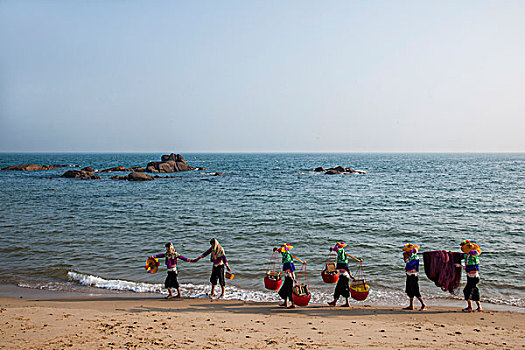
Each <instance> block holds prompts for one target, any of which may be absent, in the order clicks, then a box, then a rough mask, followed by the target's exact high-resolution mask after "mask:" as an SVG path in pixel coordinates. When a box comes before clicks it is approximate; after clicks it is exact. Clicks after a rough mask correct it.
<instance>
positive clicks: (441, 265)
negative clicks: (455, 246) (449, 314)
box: [423, 250, 463, 294]
mask: <svg viewBox="0 0 525 350" xmlns="http://www.w3.org/2000/svg"><path fill="white" fill-rule="evenodd" d="M462 255H463V253H455V252H447V251H446V250H434V251H430V252H424V253H423V263H424V266H425V274H426V275H427V277H428V279H429V280H431V281H432V282H434V284H435V285H436V286H438V287H440V288H441V289H442V290H443V291H448V292H449V293H450V294H457V290H458V288H459V283H460V281H461V257H462ZM457 264H459V265H460V266H459V267H458V266H456V265H457Z"/></svg>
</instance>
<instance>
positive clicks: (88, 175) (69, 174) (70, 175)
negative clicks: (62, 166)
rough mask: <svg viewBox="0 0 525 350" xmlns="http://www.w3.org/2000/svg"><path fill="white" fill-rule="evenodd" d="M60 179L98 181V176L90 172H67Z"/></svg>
mask: <svg viewBox="0 0 525 350" xmlns="http://www.w3.org/2000/svg"><path fill="white" fill-rule="evenodd" d="M61 177H66V178H70V179H72V178H79V179H82V180H99V179H100V176H98V175H95V174H93V172H91V171H86V170H68V171H66V172H65V173H64V174H62V175H61Z"/></svg>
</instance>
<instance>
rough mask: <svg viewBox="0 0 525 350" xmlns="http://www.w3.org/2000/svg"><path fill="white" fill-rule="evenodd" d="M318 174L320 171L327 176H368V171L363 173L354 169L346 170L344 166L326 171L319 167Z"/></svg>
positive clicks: (316, 169)
mask: <svg viewBox="0 0 525 350" xmlns="http://www.w3.org/2000/svg"><path fill="white" fill-rule="evenodd" d="M314 171H316V172H320V171H324V172H325V174H326V175H339V174H344V175H351V174H366V171H363V170H355V169H352V168H345V167H344V166H337V167H335V168H330V169H326V170H325V169H324V168H322V167H319V168H315V170H314Z"/></svg>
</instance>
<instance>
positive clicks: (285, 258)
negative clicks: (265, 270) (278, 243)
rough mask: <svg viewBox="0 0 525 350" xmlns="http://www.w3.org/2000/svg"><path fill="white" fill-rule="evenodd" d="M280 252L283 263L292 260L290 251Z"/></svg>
mask: <svg viewBox="0 0 525 350" xmlns="http://www.w3.org/2000/svg"><path fill="white" fill-rule="evenodd" d="M281 254H282V255H283V264H286V263H291V262H293V257H292V254H291V253H290V252H282V253H281Z"/></svg>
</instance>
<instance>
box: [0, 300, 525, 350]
mask: <svg viewBox="0 0 525 350" xmlns="http://www.w3.org/2000/svg"><path fill="white" fill-rule="evenodd" d="M0 305H1V306H0V307H1V309H0V324H1V325H2V327H1V329H0V334H1V337H2V341H1V344H0V347H1V348H5V349H63V348H78V349H103V348H125V349H134V348H138V349H175V348H182V349H216V348H218V349H238V348H239V349H277V348H280V349H286V348H291V349H347V348H361V349H366V348H375V349H403V348H411V349H419V348H430V349H438V348H445V347H446V348H449V349H465V348H466V347H467V348H468V347H472V346H476V347H479V348H484V349H485V348H486V349H519V348H525V332H524V330H525V314H523V313H513V312H503V311H485V312H482V313H469V314H465V313H462V312H461V311H460V310H459V309H456V308H443V307H432V308H430V309H429V310H428V311H426V312H420V311H405V310H401V308H383V307H372V306H359V307H351V308H341V307H334V308H331V307H328V306H326V307H325V306H319V305H314V306H310V307H306V308H296V309H293V310H288V309H283V308H280V307H278V306H277V305H276V304H269V303H253V302H242V301H231V300H230V301H227V300H208V299H171V300H165V299H162V298H152V297H147V298H137V297H129V298H128V297H122V296H119V297H115V296H111V295H107V296H97V297H74V298H69V297H68V298H63V299H45V300H44V299H26V298H24V299H20V298H18V299H16V298H6V297H2V298H0Z"/></svg>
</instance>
